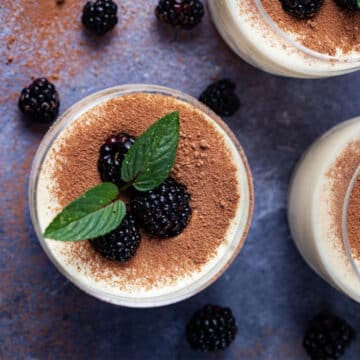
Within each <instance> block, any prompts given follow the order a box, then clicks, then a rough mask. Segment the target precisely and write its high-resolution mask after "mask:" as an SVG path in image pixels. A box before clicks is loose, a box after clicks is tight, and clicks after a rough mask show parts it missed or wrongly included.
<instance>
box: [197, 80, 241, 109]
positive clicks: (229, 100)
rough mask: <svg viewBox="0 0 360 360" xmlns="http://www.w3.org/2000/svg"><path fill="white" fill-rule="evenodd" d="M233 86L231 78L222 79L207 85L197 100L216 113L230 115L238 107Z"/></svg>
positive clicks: (238, 101) (237, 99) (234, 86)
mask: <svg viewBox="0 0 360 360" xmlns="http://www.w3.org/2000/svg"><path fill="white" fill-rule="evenodd" d="M235 88H236V85H235V84H234V83H233V82H232V81H231V80H228V79H222V80H219V81H217V82H215V83H213V84H211V85H209V86H208V87H207V88H206V89H205V91H203V93H202V94H201V95H200V97H199V100H200V101H201V102H202V103H204V104H205V105H207V106H208V107H209V108H210V109H212V110H214V111H215V112H216V113H217V114H218V115H220V116H231V115H233V114H234V113H235V112H236V111H237V110H238V109H239V107H240V100H239V98H238V97H237V95H236V94H235Z"/></svg>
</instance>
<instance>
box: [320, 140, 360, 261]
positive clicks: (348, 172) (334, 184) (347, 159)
mask: <svg viewBox="0 0 360 360" xmlns="http://www.w3.org/2000/svg"><path fill="white" fill-rule="evenodd" d="M359 164H360V140H359V141H354V142H352V143H350V144H349V145H348V146H347V147H346V148H345V149H344V151H343V152H342V153H341V154H340V155H339V156H338V158H337V159H336V161H335V163H334V165H333V166H332V168H331V169H330V170H329V172H328V174H327V175H328V177H329V178H330V179H331V189H330V191H331V195H332V196H331V198H330V203H329V206H330V209H329V211H330V213H331V215H332V217H333V221H332V223H333V228H332V231H333V232H334V234H335V236H336V238H337V239H342V238H343V235H342V213H343V206H344V201H345V196H346V192H347V190H348V187H349V184H350V182H351V179H352V177H353V176H354V173H355V171H356V169H357V167H358V166H359ZM358 190H360V189H358ZM354 195H355V196H357V195H356V193H354ZM352 203H353V208H352V210H351V211H352V212H353V211H354V206H355V205H356V201H354V199H353V201H352ZM356 206H360V197H357V205H356ZM358 213H359V212H358ZM349 215H350V217H349V226H348V230H349V235H350V238H349V240H350V246H351V248H352V251H353V254H354V255H355V256H356V257H359V256H360V243H359V239H360V238H359V237H358V235H360V226H359V225H358V224H359V223H357V224H356V223H355V221H356V216H355V215H352V214H351V213H350V214H349ZM357 219H359V214H357ZM355 224H356V226H354V225H355ZM356 228H357V229H356ZM340 243H341V244H343V241H341V242H340ZM342 246H343V245H342Z"/></svg>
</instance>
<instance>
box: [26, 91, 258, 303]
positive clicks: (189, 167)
mask: <svg viewBox="0 0 360 360" xmlns="http://www.w3.org/2000/svg"><path fill="white" fill-rule="evenodd" d="M173 111H178V112H179V118H180V133H179V137H180V141H179V145H178V150H177V153H176V159H175V163H174V166H173V168H172V171H171V173H170V176H171V178H172V179H173V180H171V181H175V182H176V183H179V184H181V186H182V187H183V188H186V192H187V193H188V195H186V196H187V199H190V205H191V217H190V218H189V221H188V223H187V224H186V227H184V228H181V229H180V230H181V231H177V232H176V234H175V233H174V234H175V235H176V236H175V235H174V234H170V235H174V236H168V238H158V237H157V236H154V233H152V234H151V233H148V232H147V231H146V230H147V229H145V230H144V229H143V228H141V231H140V234H141V241H140V243H139V246H138V248H137V249H135V250H136V251H135V254H132V257H131V258H129V259H126V260H127V261H123V262H118V261H113V260H109V259H108V258H106V257H104V256H103V254H102V253H100V252H99V251H97V250H96V247H94V246H92V242H91V241H87V240H84V241H76V242H66V241H57V240H52V239H49V238H45V236H44V235H43V234H44V231H45V229H46V228H47V227H48V225H49V224H50V223H51V220H52V219H53V218H54V216H56V214H58V213H59V211H61V210H62V209H63V208H64V207H66V206H68V204H69V203H71V202H72V201H74V199H75V198H78V197H79V196H80V195H81V194H83V193H84V192H85V191H87V190H88V189H90V188H92V187H94V186H96V185H98V184H100V183H101V179H102V177H100V174H99V156H100V155H99V154H100V149H104V146H105V149H107V148H106V144H107V143H106V141H108V140H107V139H109V138H110V140H111V139H114V138H119V135H118V134H119V133H127V134H131V135H132V136H134V138H137V137H140V136H141V134H143V133H144V132H145V131H146V129H148V128H149V126H151V125H152V124H154V122H156V121H157V120H158V119H159V118H161V117H163V116H165V115H166V114H168V113H171V112H173ZM111 141H112V140H111ZM104 143H105V145H104ZM132 146H134V145H132ZM101 151H103V150H101ZM169 186H170V185H169ZM181 189H182V188H181ZM181 189H180V190H181ZM133 191H135V190H134V189H133V190H131V189H130V190H129V193H126V192H125V193H124V195H123V198H122V200H124V202H125V203H126V204H128V203H129V201H130V200H129V199H130V198H131V197H132V196H133ZM167 195H168V196H169V197H170V196H172V195H171V194H170V195H169V194H167ZM29 196H30V210H31V217H32V221H33V224H34V228H35V231H36V234H37V236H38V238H39V241H40V243H41V246H42V247H43V249H44V251H45V252H46V254H47V255H48V257H49V258H50V260H51V261H52V262H53V263H54V265H55V266H56V267H57V268H58V269H59V271H60V272H61V273H62V274H63V275H64V276H66V277H67V278H68V279H69V280H70V281H72V282H73V283H74V284H75V285H76V286H78V287H79V288H81V289H82V290H84V291H85V292H87V293H88V294H90V295H92V296H95V297H97V298H99V299H101V300H104V301H107V302H110V303H113V304H117V305H124V306H130V307H154V306H162V305H166V304H170V303H174V302H177V301H180V300H183V299H185V298H188V297H190V296H192V295H194V294H196V293H198V292H199V291H201V290H202V289H204V288H206V287H207V286H209V285H210V284H211V283H213V282H214V281H215V280H216V279H217V278H218V277H219V276H220V275H221V274H222V273H223V272H224V271H225V269H226V268H227V267H228V266H229V265H230V263H231V262H232V261H233V260H234V258H235V256H236V255H237V254H238V253H239V251H240V249H241V248H242V246H243V244H244V241H245V238H246V236H247V233H248V230H249V226H250V221H251V217H252V211H253V185H252V177H251V172H250V169H249V166H248V162H247V159H246V156H245V154H244V151H243V150H242V148H241V146H240V144H239V143H238V141H237V140H236V138H235V136H234V134H233V133H232V132H231V131H230V129H229V128H228V127H227V126H226V125H225V124H224V122H223V121H222V120H221V119H220V118H219V117H218V116H217V115H215V114H214V113H213V112H212V111H211V110H209V109H208V108H207V107H206V106H204V105H203V104H201V103H200V102H198V101H197V100H195V99H194V98H192V97H190V96H188V95H186V94H183V93H181V92H179V91H176V90H173V89H169V88H165V87H159V86H154V85H125V86H118V87H115V88H110V89H106V90H103V91H100V92H98V93H96V94H93V95H91V96H89V97H87V98H85V99H83V100H81V101H80V102H78V103H76V104H75V105H74V106H72V107H71V108H70V109H69V110H68V111H66V112H65V113H64V114H63V115H62V116H61V117H60V118H59V119H58V121H57V122H56V123H55V124H54V126H53V127H52V128H51V129H50V131H49V132H48V134H47V135H46V136H45V137H44V139H43V141H42V143H41V144H40V146H39V149H38V152H37V154H36V156H35V159H34V163H33V167H32V172H31V177H30V189H29ZM151 196H152V195H151ZM159 199H160V200H159V201H160V202H161V201H162V200H161V197H159ZM150 200H151V199H150ZM150 200H149V201H150ZM128 208H129V205H128ZM134 209H135V206H133V207H131V211H132V210H134ZM135 210H136V209H135ZM155 225H157V224H155ZM140 227H141V226H140ZM165 230H166V229H165ZM150 232H151V231H150ZM165 235H166V234H165ZM165 237H167V236H165Z"/></svg>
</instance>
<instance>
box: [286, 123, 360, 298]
mask: <svg viewBox="0 0 360 360" xmlns="http://www.w3.org/2000/svg"><path fill="white" fill-rule="evenodd" d="M355 142H356V144H357V145H356V149H357V150H356V152H354V154H356V156H353V157H351V159H348V158H347V156H346V155H344V154H347V151H348V150H349V149H352V146H354V145H353V144H355ZM359 144H360V117H358V118H355V119H351V120H348V121H345V122H344V123H341V124H340V125H338V126H335V127H334V128H333V129H331V130H329V131H328V132H327V133H325V134H324V135H323V136H321V137H320V138H319V139H318V140H317V141H316V142H315V143H314V144H313V145H311V146H310V148H309V149H308V150H307V151H306V153H305V154H304V155H303V157H302V159H301V160H300V161H299V163H298V165H297V167H296V169H295V171H294V174H293V177H292V180H291V184H290V190H289V199H288V220H289V225H290V230H291V234H292V237H293V240H294V242H295V244H296V246H297V248H298V250H299V252H300V254H301V255H302V257H303V258H304V260H305V261H306V262H307V264H308V265H309V266H310V267H311V268H312V269H313V270H314V271H315V272H316V273H317V274H318V275H320V276H321V277H322V278H323V279H324V280H325V281H327V282H328V283H329V284H331V285H332V286H334V287H335V288H337V289H338V290H340V291H341V292H343V293H344V294H346V295H348V296H349V297H351V298H352V299H354V300H355V301H357V302H360V286H359V285H360V277H359V274H360V272H359V262H358V261H357V260H356V259H355V258H354V257H353V254H352V253H351V250H350V245H349V240H348V236H347V214H348V207H349V199H350V195H351V192H352V190H353V187H354V184H355V182H356V179H357V178H358V175H359V174H360V169H359V165H360V158H359V156H358V154H359V152H360V149H359ZM351 151H352V152H353V151H354V150H351ZM338 164H339V166H338ZM334 169H335V170H334Z"/></svg>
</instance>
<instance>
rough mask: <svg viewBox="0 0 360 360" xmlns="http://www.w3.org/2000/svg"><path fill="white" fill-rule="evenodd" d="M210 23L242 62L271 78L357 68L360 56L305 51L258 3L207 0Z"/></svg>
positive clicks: (332, 73)
mask: <svg viewBox="0 0 360 360" xmlns="http://www.w3.org/2000/svg"><path fill="white" fill-rule="evenodd" d="M208 3H209V9H210V12H211V15H212V18H213V21H214V23H215V25H216V27H217V29H218V31H219V33H220V34H221V36H222V37H223V39H224V40H225V41H226V42H227V44H228V45H229V46H230V47H231V48H232V49H233V51H234V52H235V53H237V54H238V55H239V56H240V57H241V58H242V59H243V60H245V61H246V62H248V63H249V64H251V65H253V66H256V67H257V68H259V69H261V70H264V71H266V72H269V73H272V74H274V75H281V76H287V77H295V78H323V77H331V76H337V75H341V74H345V73H349V72H352V71H356V70H358V69H360V54H359V53H350V54H348V55H346V56H344V55H343V56H341V55H338V56H330V55H327V54H323V53H319V52H316V51H314V50H311V49H309V48H307V47H306V46H304V45H302V44H301V43H300V42H298V41H296V40H295V39H294V38H293V37H291V36H290V35H289V34H288V33H286V32H285V31H283V30H282V29H280V27H279V26H278V25H277V24H276V22H275V21H274V20H273V19H272V18H271V16H270V15H269V14H268V13H267V12H266V10H265V8H264V6H263V4H262V1H261V0H209V2H208Z"/></svg>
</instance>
